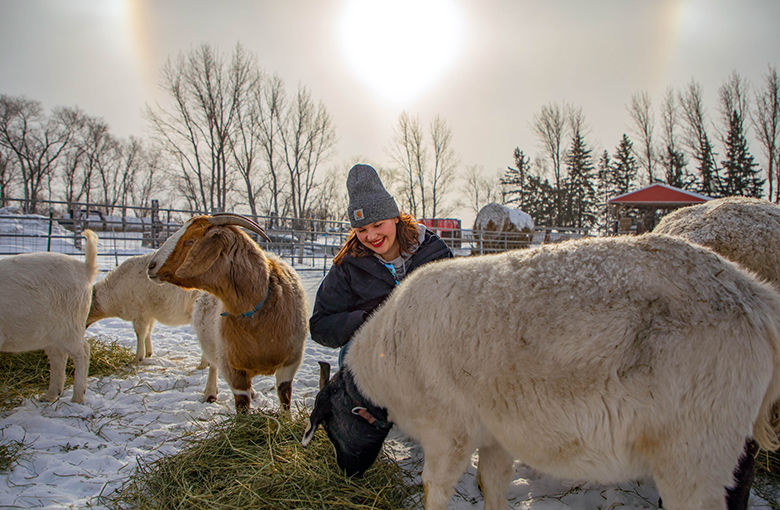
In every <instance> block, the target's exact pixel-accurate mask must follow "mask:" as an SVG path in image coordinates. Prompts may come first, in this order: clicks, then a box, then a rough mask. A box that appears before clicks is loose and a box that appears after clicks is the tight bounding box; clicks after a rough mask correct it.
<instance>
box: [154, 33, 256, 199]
mask: <svg viewBox="0 0 780 510" xmlns="http://www.w3.org/2000/svg"><path fill="white" fill-rule="evenodd" d="M256 77H257V72H256V61H255V60H254V59H253V58H252V57H251V56H250V55H249V54H248V53H247V52H246V51H245V50H244V48H243V47H242V46H241V44H237V45H236V47H235V50H234V52H233V55H232V57H231V60H230V62H229V63H227V62H226V60H225V58H224V57H223V56H222V55H219V54H218V53H217V51H216V49H214V48H213V47H211V46H210V45H208V44H203V45H201V46H199V47H198V48H196V49H194V50H192V51H190V53H189V54H188V55H187V56H185V55H183V54H179V57H178V58H177V59H176V61H175V62H174V61H171V60H168V62H167V63H166V64H165V66H163V69H162V80H161V81H162V86H163V88H164V89H165V90H166V91H167V92H168V94H169V96H170V98H171V100H172V103H173V108H172V109H171V111H166V110H164V109H163V108H161V107H158V108H156V109H153V108H151V107H148V106H147V108H146V112H145V116H146V118H147V120H148V121H149V122H150V124H151V127H152V130H153V133H154V136H155V139H156V140H157V142H158V143H159V144H160V146H161V147H162V148H163V149H164V150H165V151H166V152H168V153H169V154H170V155H171V157H172V160H173V161H175V162H176V164H177V166H178V174H177V177H178V178H179V180H180V182H179V191H180V192H181V193H183V194H184V196H185V198H186V199H187V201H188V202H190V205H191V206H192V207H194V208H195V209H200V210H209V211H212V210H225V209H226V208H227V207H228V199H229V197H228V195H229V193H230V192H231V191H232V190H233V187H234V183H235V179H236V172H235V168H234V165H233V163H234V159H233V158H232V153H231V146H232V140H231V136H232V135H233V132H234V131H235V123H236V116H237V110H238V109H239V108H240V107H241V105H242V102H243V101H244V100H245V99H246V95H247V94H248V93H249V90H250V89H251V83H252V80H254V79H255V78H256Z"/></svg>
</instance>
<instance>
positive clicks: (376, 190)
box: [347, 165, 401, 228]
mask: <svg viewBox="0 0 780 510" xmlns="http://www.w3.org/2000/svg"><path fill="white" fill-rule="evenodd" d="M347 193H348V194H349V206H348V207H347V214H348V215H349V223H350V225H352V228H360V227H364V226H366V225H368V224H369V223H374V222H375V221H382V220H388V219H390V218H395V217H397V216H400V215H401V213H400V211H399V210H398V206H397V205H396V203H395V200H394V199H393V197H392V196H390V193H388V192H387V190H386V189H385V187H384V186H382V181H381V180H379V175H377V173H376V170H374V169H373V168H372V167H370V166H368V165H355V166H353V167H352V169H351V170H350V171H349V175H348V176H347Z"/></svg>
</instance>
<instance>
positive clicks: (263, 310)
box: [148, 213, 308, 412]
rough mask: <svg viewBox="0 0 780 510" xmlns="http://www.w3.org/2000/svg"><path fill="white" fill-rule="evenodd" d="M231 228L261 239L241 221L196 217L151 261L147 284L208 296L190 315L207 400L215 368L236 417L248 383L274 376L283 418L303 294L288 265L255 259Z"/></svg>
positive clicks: (303, 320) (252, 248)
mask: <svg viewBox="0 0 780 510" xmlns="http://www.w3.org/2000/svg"><path fill="white" fill-rule="evenodd" d="M238 226H242V227H245V228H248V229H250V230H252V231H254V232H257V233H258V234H260V235H262V236H265V237H266V239H267V236H266V235H265V232H264V231H263V229H262V228H260V227H259V226H258V225H257V224H256V223H254V222H252V221H251V220H249V219H247V218H245V217H243V216H239V215H234V214H228V213H225V214H219V215H214V216H196V217H194V218H192V219H190V220H189V221H188V222H187V223H185V224H184V226H182V228H181V229H179V231H178V232H176V233H175V234H174V235H172V236H171V237H170V238H169V239H168V240H167V241H166V242H165V244H163V246H162V247H161V248H160V249H159V250H158V251H157V254H156V255H155V256H154V257H152V259H151V261H150V262H149V268H148V274H149V278H151V279H152V281H155V282H169V283H173V284H174V285H178V286H180V287H183V288H196V289H201V290H204V291H206V292H207V293H208V294H206V293H204V294H203V295H201V296H200V297H199V298H198V299H197V301H196V302H195V307H194V310H193V314H192V325H193V328H194V329H195V331H196V332H197V335H198V339H199V340H200V343H201V347H202V349H203V355H204V357H205V358H206V360H207V361H208V362H209V365H210V366H209V377H208V382H207V383H206V390H205V393H204V396H205V398H206V400H207V401H214V400H216V398H217V369H219V370H221V371H222V374H223V377H224V378H225V380H227V382H228V384H229V385H230V389H231V390H232V391H233V394H234V396H235V404H236V410H237V411H239V412H244V411H246V410H247V409H248V408H249V402H250V398H251V397H252V378H253V377H254V376H256V375H261V374H262V375H271V374H275V375H276V383H277V386H276V389H277V393H278V395H279V402H280V404H281V408H282V409H283V410H286V411H288V412H289V409H290V401H291V398H292V380H293V377H294V376H295V373H296V372H297V371H298V368H299V367H300V365H301V362H302V361H303V348H304V343H305V341H306V337H307V333H308V304H307V302H306V293H305V291H304V289H303V285H302V284H301V281H300V277H299V276H298V273H296V272H295V270H294V269H293V268H292V267H290V266H289V265H287V264H286V263H285V262H284V261H282V260H281V259H279V258H277V257H276V256H274V255H271V254H265V253H263V251H262V250H261V249H260V247H259V246H258V245H257V244H256V243H255V242H254V241H252V239H251V238H250V237H249V236H248V235H246V234H245V233H244V232H243V231H242V230H241V229H239V228H238Z"/></svg>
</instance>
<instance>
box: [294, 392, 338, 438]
mask: <svg viewBox="0 0 780 510" xmlns="http://www.w3.org/2000/svg"><path fill="white" fill-rule="evenodd" d="M329 390H330V388H325V389H323V390H322V391H320V392H319V394H318V395H317V399H316V400H315V401H314V409H313V410H312V412H311V414H310V415H309V423H308V425H306V432H304V433H303V439H301V444H302V445H303V446H306V445H307V444H309V441H311V440H312V438H313V437H314V433H315V432H316V431H317V427H319V426H320V423H322V422H324V421H326V420H327V419H329V418H330V415H331V403H330V393H331V392H330V391H329Z"/></svg>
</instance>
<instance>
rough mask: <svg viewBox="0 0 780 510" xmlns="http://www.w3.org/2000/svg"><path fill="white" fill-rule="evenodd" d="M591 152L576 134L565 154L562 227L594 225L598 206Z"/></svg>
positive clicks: (578, 134)
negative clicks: (565, 175) (566, 172)
mask: <svg viewBox="0 0 780 510" xmlns="http://www.w3.org/2000/svg"><path fill="white" fill-rule="evenodd" d="M590 153H591V151H590V149H588V148H587V147H586V145H585V140H584V139H583V137H582V135H581V134H580V133H576V134H575V135H574V138H573V139H572V142H571V149H569V151H568V152H567V153H566V156H565V159H566V168H567V170H568V173H569V175H568V177H567V178H566V181H565V182H566V185H565V199H566V200H565V202H564V203H565V208H564V222H563V223H561V225H562V226H574V227H578V228H589V227H592V226H593V225H594V224H595V223H596V214H597V210H598V209H597V208H598V204H597V202H596V190H595V188H594V182H593V181H594V179H595V175H594V174H595V172H594V167H593V160H592V158H591V155H590Z"/></svg>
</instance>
